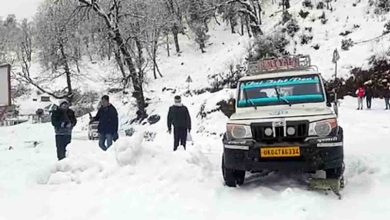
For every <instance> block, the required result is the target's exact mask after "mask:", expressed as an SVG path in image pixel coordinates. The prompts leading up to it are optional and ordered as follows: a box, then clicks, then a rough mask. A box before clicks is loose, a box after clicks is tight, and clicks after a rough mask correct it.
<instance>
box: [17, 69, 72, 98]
mask: <svg viewBox="0 0 390 220" xmlns="http://www.w3.org/2000/svg"><path fill="white" fill-rule="evenodd" d="M16 75H17V76H20V77H22V79H23V80H24V81H25V82H26V83H28V84H31V85H33V86H34V87H35V88H37V89H38V90H39V91H41V92H43V93H46V94H48V95H51V96H53V97H54V98H56V99H63V98H69V97H70V96H73V94H70V95H68V94H66V95H62V96H59V95H56V94H55V93H54V92H49V91H47V90H46V89H44V88H42V87H41V86H40V85H38V84H37V83H36V82H34V80H32V79H31V77H30V76H29V75H28V74H26V73H24V74H22V73H20V72H19V73H16Z"/></svg>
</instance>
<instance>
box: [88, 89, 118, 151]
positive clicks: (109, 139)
mask: <svg viewBox="0 0 390 220" xmlns="http://www.w3.org/2000/svg"><path fill="white" fill-rule="evenodd" d="M94 121H99V125H98V133H99V147H100V148H101V149H102V150H104V151H106V150H107V149H108V148H109V147H110V146H111V145H112V143H113V141H116V140H117V139H118V112H117V110H116V108H115V107H114V106H113V105H112V104H111V103H110V97H109V96H108V95H104V96H103V97H102V99H101V107H100V108H99V110H98V112H97V114H96V116H95V117H93V118H91V121H90V123H92V122H94Z"/></svg>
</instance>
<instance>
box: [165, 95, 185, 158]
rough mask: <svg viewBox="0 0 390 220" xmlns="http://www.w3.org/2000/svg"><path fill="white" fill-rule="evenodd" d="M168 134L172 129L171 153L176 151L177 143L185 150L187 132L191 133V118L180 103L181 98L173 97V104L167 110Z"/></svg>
mask: <svg viewBox="0 0 390 220" xmlns="http://www.w3.org/2000/svg"><path fill="white" fill-rule="evenodd" d="M167 121H168V132H169V133H171V132H172V125H173V127H174V131H173V134H174V145H173V151H176V150H177V147H178V146H179V142H180V144H181V145H183V147H184V150H185V149H186V141H187V132H190V131H191V117H190V114H189V112H188V109H187V107H185V106H184V105H183V104H182V103H181V97H180V96H175V104H174V105H173V106H171V107H170V108H169V112H168V120H167Z"/></svg>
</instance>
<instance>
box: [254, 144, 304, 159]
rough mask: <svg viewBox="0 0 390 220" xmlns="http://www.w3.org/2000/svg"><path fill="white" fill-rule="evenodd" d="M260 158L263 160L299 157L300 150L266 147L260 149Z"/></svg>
mask: <svg viewBox="0 0 390 220" xmlns="http://www.w3.org/2000/svg"><path fill="white" fill-rule="evenodd" d="M260 156H261V157H263V158H271V157H274V158H277V157H299V156H301V150H300V148H299V147H267V148H261V149H260Z"/></svg>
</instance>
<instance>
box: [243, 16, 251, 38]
mask: <svg viewBox="0 0 390 220" xmlns="http://www.w3.org/2000/svg"><path fill="white" fill-rule="evenodd" d="M245 25H246V30H247V31H248V36H249V37H252V34H251V28H250V27H249V21H248V17H247V16H245Z"/></svg>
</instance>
